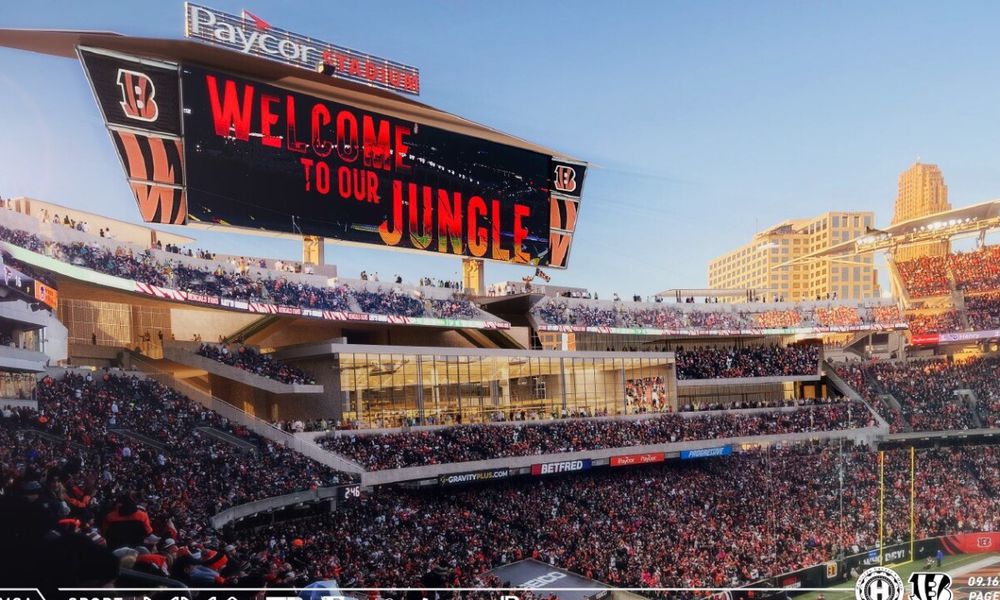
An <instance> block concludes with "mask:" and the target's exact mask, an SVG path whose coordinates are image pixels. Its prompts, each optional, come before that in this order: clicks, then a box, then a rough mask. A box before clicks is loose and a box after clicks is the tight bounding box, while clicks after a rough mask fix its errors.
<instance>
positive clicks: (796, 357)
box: [676, 344, 820, 379]
mask: <svg viewBox="0 0 1000 600" xmlns="http://www.w3.org/2000/svg"><path fill="white" fill-rule="evenodd" d="M676 356H677V379H732V378H740V377H779V376H790V377H801V376H807V375H816V374H817V372H818V368H819V357H820V347H819V346H818V345H816V344H801V345H794V346H779V345H777V344H772V345H749V346H737V347H724V346H706V347H700V348H684V347H678V348H677V351H676Z"/></svg>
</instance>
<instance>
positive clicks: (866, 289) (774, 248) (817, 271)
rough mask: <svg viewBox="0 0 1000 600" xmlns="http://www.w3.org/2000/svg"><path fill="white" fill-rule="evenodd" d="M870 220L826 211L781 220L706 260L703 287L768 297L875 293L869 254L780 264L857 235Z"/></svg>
mask: <svg viewBox="0 0 1000 600" xmlns="http://www.w3.org/2000/svg"><path fill="white" fill-rule="evenodd" d="M874 221H875V213H873V212H827V213H823V214H822V215H819V216H817V217H815V218H812V219H791V220H788V221H784V222H782V223H779V224H777V225H775V226H773V227H770V228H768V229H765V230H763V231H761V232H758V233H757V234H755V235H754V236H753V239H752V240H751V241H750V242H748V243H746V244H744V245H742V246H740V247H739V248H737V249H735V250H733V251H731V252H728V253H726V254H723V255H722V256H720V257H718V258H716V259H714V260H712V261H711V262H710V263H709V265H708V286H709V287H710V288H713V289H753V290H756V291H757V292H758V296H759V297H762V298H763V297H766V298H767V299H768V300H773V299H774V298H775V297H778V298H783V299H784V300H786V301H801V300H816V299H827V298H834V297H836V298H839V299H852V300H860V299H863V298H871V297H876V296H878V295H879V289H878V284H877V278H876V271H875V269H874V266H873V261H872V257H871V256H870V255H869V256H860V255H852V256H847V257H842V258H838V259H836V260H823V261H816V262H808V263H802V264H796V265H792V266H782V265H783V264H784V263H786V262H788V261H790V260H792V259H795V258H798V257H800V256H804V255H806V254H810V253H812V252H817V251H820V250H825V249H827V248H829V247H831V246H835V245H837V244H840V243H842V242H846V241H849V240H852V239H854V238H856V237H860V236H862V235H864V234H865V231H866V228H868V227H872V226H873V225H874ZM726 299H728V300H737V301H738V300H742V299H741V298H726Z"/></svg>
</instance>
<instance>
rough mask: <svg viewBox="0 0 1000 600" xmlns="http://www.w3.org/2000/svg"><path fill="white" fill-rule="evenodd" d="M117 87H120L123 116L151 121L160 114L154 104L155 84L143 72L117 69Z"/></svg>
mask: <svg viewBox="0 0 1000 600" xmlns="http://www.w3.org/2000/svg"><path fill="white" fill-rule="evenodd" d="M118 87H119V88H120V89H121V93H122V100H121V107H122V111H123V112H124V113H125V116H126V117H128V118H130V119H135V120H136V121H143V122H146V123H152V122H154V121H156V118H157V117H158V116H160V111H159V108H158V107H157V106H156V100H155V98H154V97H155V96H156V86H155V85H153V80H152V79H150V78H149V76H148V75H146V74H145V73H140V72H139V71H131V70H129V69H118Z"/></svg>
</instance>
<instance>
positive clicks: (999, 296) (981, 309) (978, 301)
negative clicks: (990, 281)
mask: <svg viewBox="0 0 1000 600" xmlns="http://www.w3.org/2000/svg"><path fill="white" fill-rule="evenodd" d="M965 309H966V316H967V317H968V318H969V327H970V329H972V330H973V331H983V330H990V329H1000V292H993V293H990V294H981V295H978V296H966V297H965Z"/></svg>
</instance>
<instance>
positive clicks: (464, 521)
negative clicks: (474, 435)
mask: <svg viewBox="0 0 1000 600" xmlns="http://www.w3.org/2000/svg"><path fill="white" fill-rule="evenodd" d="M888 456H889V459H888V460H887V466H886V480H887V481H889V482H896V481H899V482H905V481H908V478H909V456H908V453H907V452H903V451H899V452H889V453H888ZM996 459H997V454H996V451H995V450H994V449H992V448H988V447H985V448H984V447H975V448H972V447H969V448H959V449H945V450H925V451H919V452H918V463H917V464H918V477H919V479H920V483H919V484H918V486H917V493H918V497H917V500H916V506H917V509H918V512H917V521H916V528H917V533H918V536H920V537H924V536H928V535H936V534H941V533H946V532H956V531H987V530H992V528H993V527H995V526H997V525H1000V523H996V522H995V521H996V517H995V515H996V514H998V513H997V509H998V508H1000V500H998V497H997V496H996V495H995V494H991V493H990V491H991V487H990V486H991V485H995V484H991V483H990V482H989V481H988V480H987V479H985V477H986V476H987V475H989V474H990V473H991V472H995V470H996V469H995V467H991V465H995V461H996ZM841 467H843V468H844V471H845V474H844V476H845V479H846V480H848V481H851V482H852V485H851V486H844V487H843V490H842V491H843V507H844V510H843V518H842V519H841V514H840V503H839V501H840V498H841V496H840V495H839V491H840V490H838V484H837V481H838V475H839V472H840V469H841ZM932 486H933V487H932ZM906 489H907V490H908V487H907V488H906ZM953 489H954V490H955V492H956V495H957V497H952V496H951V494H950V493H949V494H941V493H940V490H949V492H950V491H951V490H953ZM636 490H641V492H640V493H635V492H634V491H636ZM748 490H754V493H748ZM894 491H895V493H894ZM761 498H767V501H766V502H762V501H761ZM876 498H878V461H877V454H876V453H874V452H871V451H867V450H865V449H863V448H858V449H854V448H850V447H848V448H847V449H846V450H845V451H844V452H843V454H842V455H840V453H838V450H837V449H836V448H835V447H829V448H817V449H810V448H789V449H786V450H781V451H772V452H771V453H770V454H769V455H766V456H765V454H764V453H758V452H751V453H747V454H745V455H742V456H738V457H734V458H732V459H724V460H716V461H704V462H700V463H697V464H678V463H674V464H668V465H661V466H651V467H645V468H639V469H623V470H620V471H619V470H609V471H606V472H603V473H594V474H592V475H589V476H577V477H564V478H551V479H542V480H535V481H531V482H511V483H507V484H502V485H494V486H490V487H488V488H485V489H484V488H481V487H476V486H472V487H466V488H460V489H455V490H449V491H447V492H444V493H443V492H442V491H441V490H434V491H432V492H404V491H401V490H392V491H386V492H375V493H374V494H372V495H371V496H368V497H366V498H365V499H364V501H363V502H359V503H357V504H355V505H353V506H351V507H350V508H348V509H347V510H345V511H342V512H341V511H338V512H336V513H332V514H330V515H329V516H326V517H321V518H316V519H310V520H306V521H301V522H298V523H294V524H285V523H283V524H279V525H275V526H272V527H269V528H266V529H264V530H262V531H258V532H252V533H251V532H248V533H246V534H245V535H242V536H240V539H241V540H243V541H245V543H247V544H248V545H249V546H251V547H270V548H272V549H273V551H274V552H276V553H279V554H281V555H283V556H288V555H289V554H292V555H295V554H294V551H295V549H296V548H299V549H301V553H300V554H298V556H302V557H303V558H304V557H305V556H313V557H315V556H322V557H327V556H329V557H336V559H335V563H333V564H331V565H329V566H328V565H326V564H325V563H324V562H323V561H319V563H320V565H322V566H321V567H320V571H319V572H318V573H313V576H320V575H330V574H331V573H332V574H333V576H336V578H337V580H338V581H339V582H340V583H341V585H343V586H347V585H350V586H362V585H363V586H380V585H381V586H385V585H389V584H391V583H401V582H414V581H419V580H420V578H421V576H422V575H423V573H424V572H425V571H426V570H427V569H428V561H427V560H426V559H425V560H420V558H424V557H433V558H434V559H436V560H435V561H434V564H436V565H437V568H438V569H440V572H441V574H442V576H443V577H445V578H446V582H447V584H448V585H450V586H459V585H469V584H471V583H474V582H477V575H478V574H480V573H482V572H483V571H485V570H487V569H489V568H492V567H494V566H497V565H500V564H506V563H510V562H514V561H517V560H521V559H526V558H534V559H536V560H539V561H541V562H543V563H546V564H552V565H555V566H558V567H561V568H565V569H569V570H571V571H574V572H578V573H580V574H582V575H584V576H585V577H591V578H594V579H597V580H599V581H603V582H607V583H609V584H611V585H615V586H621V587H651V586H685V587H728V586H737V585H741V584H745V583H748V582H751V581H756V580H758V579H760V578H763V577H765V576H773V575H778V574H780V573H784V572H788V571H791V570H793V569H797V568H801V567H805V566H808V565H813V564H817V563H820V562H823V561H825V560H828V559H831V558H833V557H836V556H838V555H841V554H851V553H854V552H858V551H860V550H863V549H866V548H869V547H872V546H874V545H876V544H877V543H878V533H879V531H878V523H879V519H878V501H877V500H873V499H876ZM907 498H908V497H907V495H906V493H905V492H904V491H901V490H896V489H895V486H893V484H892V483H891V484H890V490H889V492H888V493H887V498H886V507H887V510H886V518H885V525H886V527H885V530H886V541H887V543H888V542H889V541H899V540H902V539H905V537H906V536H907V535H908V532H909V525H908V524H909V519H908V512H907V511H908V503H907ZM300 542H301V544H300ZM418 557H420V558H418ZM303 562H304V563H306V564H308V563H309V562H310V561H309V560H303ZM312 562H313V563H315V562H316V561H315V559H313V560H312ZM324 568H325V569H328V570H323V569H324ZM296 572H298V571H296Z"/></svg>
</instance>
